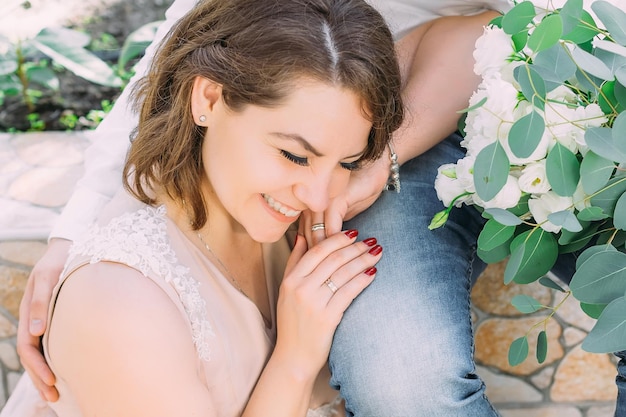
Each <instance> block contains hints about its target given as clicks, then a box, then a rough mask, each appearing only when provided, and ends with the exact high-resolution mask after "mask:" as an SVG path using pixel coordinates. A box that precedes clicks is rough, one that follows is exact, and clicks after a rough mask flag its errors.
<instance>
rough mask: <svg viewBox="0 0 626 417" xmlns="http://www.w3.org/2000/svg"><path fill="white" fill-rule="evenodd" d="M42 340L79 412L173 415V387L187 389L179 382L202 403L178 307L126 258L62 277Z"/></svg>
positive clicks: (190, 401) (191, 400) (186, 328)
mask: <svg viewBox="0 0 626 417" xmlns="http://www.w3.org/2000/svg"><path fill="white" fill-rule="evenodd" d="M47 348H48V354H49V357H50V360H51V363H52V365H53V370H54V371H55V373H56V374H57V377H58V378H61V379H62V380H64V381H66V382H67V384H68V386H70V387H71V388H72V395H73V396H75V397H76V398H77V401H78V403H79V404H81V405H82V407H81V408H84V409H83V412H84V414H85V415H96V414H97V415H103V416H109V415H110V416H113V415H115V416H127V415H128V416H130V415H142V413H143V411H146V410H152V411H153V413H149V414H143V415H155V416H160V415H167V414H162V413H166V412H169V413H170V414H169V415H173V414H175V413H176V412H175V411H174V408H171V407H175V406H178V407H180V403H178V404H174V402H173V401H174V399H176V402H179V401H180V398H177V396H174V397H173V396H172V395H171V393H173V392H176V393H177V395H178V396H183V397H187V394H185V393H184V391H182V388H180V387H184V388H185V389H187V390H188V391H189V392H191V393H194V395H195V397H194V398H187V399H186V401H187V403H188V404H189V407H195V405H196V404H199V403H200V404H204V405H203V406H206V404H205V402H206V396H205V394H204V389H203V387H202V386H201V385H199V384H198V378H197V368H196V364H197V354H196V350H195V347H194V344H193V340H192V337H191V334H190V331H189V326H188V324H187V323H186V322H185V319H184V317H183V315H182V314H181V313H180V310H179V309H178V308H177V307H176V306H175V305H174V303H173V302H172V301H171V299H170V298H169V297H168V295H167V294H165V292H164V291H163V290H162V289H161V288H159V286H158V285H157V284H156V283H154V282H153V281H152V280H151V279H150V278H148V277H146V276H144V275H143V274H142V273H140V272H139V271H137V270H135V269H133V268H131V267H128V266H126V265H123V264H119V263H113V262H99V263H96V264H90V265H85V266H83V267H81V268H79V269H77V270H76V271H75V272H73V273H72V274H71V276H69V277H68V278H67V279H66V282H65V283H64V284H63V287H62V288H61V291H60V292H59V296H58V298H57V301H56V307H55V310H54V314H53V316H52V318H51V323H50V330H49V337H48V343H47ZM155 381H160V382H159V384H158V385H156V386H155V384H154V382H155ZM176 384H179V385H176ZM179 390H181V391H179ZM112 398H120V399H124V400H123V401H121V400H120V401H121V402H120V403H116V402H115V401H112V400H111V399H112ZM103 410H108V411H106V412H102V411H103ZM142 410H143V411H142ZM133 413H134V414H133ZM172 413H173V414H172ZM189 415H191V414H189Z"/></svg>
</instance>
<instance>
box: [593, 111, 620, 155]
mask: <svg viewBox="0 0 626 417" xmlns="http://www.w3.org/2000/svg"><path fill="white" fill-rule="evenodd" d="M620 117H621V115H620ZM618 118H619V117H618ZM616 120H617V119H616ZM614 130H615V129H611V128H608V127H590V128H587V130H586V131H585V143H587V146H588V147H589V149H591V151H593V152H594V153H595V154H596V155H599V156H601V157H603V158H605V159H608V160H611V161H615V162H623V163H626V148H625V147H624V146H623V144H622V143H621V142H622V141H621V140H620V141H619V142H618V143H616V142H615V140H614V136H613V131H614ZM619 135H624V136H626V132H616V136H617V137H618V138H619Z"/></svg>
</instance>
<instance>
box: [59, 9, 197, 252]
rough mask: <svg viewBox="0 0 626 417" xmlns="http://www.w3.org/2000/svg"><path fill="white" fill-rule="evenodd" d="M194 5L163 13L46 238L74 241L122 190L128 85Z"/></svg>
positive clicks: (130, 124) (129, 122) (132, 121)
mask: <svg viewBox="0 0 626 417" xmlns="http://www.w3.org/2000/svg"><path fill="white" fill-rule="evenodd" d="M196 3H197V0H175V1H174V3H173V4H172V5H171V6H170V8H169V9H167V11H166V12H165V21H164V22H163V23H162V24H161V25H160V26H159V28H158V30H157V32H156V35H155V38H154V41H153V42H152V43H151V44H150V46H148V48H147V49H146V53H145V55H144V57H143V58H142V59H141V60H140V61H139V63H138V64H137V67H136V73H135V76H134V77H133V78H132V79H131V81H130V83H129V86H127V87H126V88H125V89H124V91H123V92H122V94H121V95H120V97H119V98H118V99H117V101H116V102H115V105H114V106H113V109H112V110H111V112H110V113H109V114H108V115H107V116H106V117H105V119H104V120H103V121H102V123H100V125H99V126H98V127H97V128H96V130H95V131H94V132H93V136H92V137H93V144H92V145H90V147H89V148H88V149H87V150H86V152H85V173H84V175H83V177H82V178H81V179H80V180H79V181H78V182H77V184H76V188H75V190H74V193H73V194H72V196H71V197H70V199H69V201H68V203H67V205H66V206H65V208H64V209H63V212H62V213H61V216H60V217H59V219H58V221H57V222H56V224H55V226H54V228H53V229H52V232H51V233H50V238H55V237H56V238H64V239H69V240H75V239H76V238H77V237H78V236H79V235H80V234H81V233H82V232H83V231H84V230H85V229H86V228H87V226H89V225H90V224H91V223H92V222H94V221H95V219H96V217H97V216H98V214H99V212H100V210H101V209H102V207H103V206H104V205H105V204H107V202H108V201H109V200H110V199H111V198H112V197H113V195H115V193H116V192H117V191H118V190H119V189H120V187H121V186H122V168H123V165H124V160H125V158H126V153H127V151H128V147H129V145H130V141H129V137H130V134H131V132H132V130H133V129H134V128H135V126H136V125H137V114H136V113H135V112H133V111H132V108H131V105H130V102H129V95H130V90H131V88H130V84H132V83H134V82H136V81H137V80H138V79H139V78H140V77H142V76H143V75H144V74H145V73H146V71H147V70H148V68H149V65H150V61H151V60H152V57H153V56H154V53H155V50H156V48H157V46H158V44H159V43H160V41H161V40H163V38H165V36H166V35H167V34H168V32H169V30H170V29H171V27H172V26H173V25H174V23H176V21H178V20H179V19H180V18H181V17H182V16H183V15H184V14H185V13H187V12H188V11H189V10H191V9H192V8H193V7H194V6H195V5H196Z"/></svg>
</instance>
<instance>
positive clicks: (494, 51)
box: [474, 27, 515, 78]
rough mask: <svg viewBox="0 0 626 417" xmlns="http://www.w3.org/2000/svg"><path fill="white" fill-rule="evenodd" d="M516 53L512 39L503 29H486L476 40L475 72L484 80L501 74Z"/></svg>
mask: <svg viewBox="0 0 626 417" xmlns="http://www.w3.org/2000/svg"><path fill="white" fill-rule="evenodd" d="M514 52H515V51H514V49H513V42H512V41H511V37H510V36H509V35H507V34H506V33H504V31H503V30H502V29H501V28H499V27H485V29H484V32H483V34H482V36H480V37H479V38H478V39H477V40H476V48H475V49H474V60H475V63H474V72H475V73H476V75H480V76H482V77H483V78H486V77H488V76H489V75H490V74H492V73H494V72H497V73H501V72H502V69H503V68H504V67H505V66H506V65H507V64H508V58H509V57H510V56H511V55H512V54H513V53H514Z"/></svg>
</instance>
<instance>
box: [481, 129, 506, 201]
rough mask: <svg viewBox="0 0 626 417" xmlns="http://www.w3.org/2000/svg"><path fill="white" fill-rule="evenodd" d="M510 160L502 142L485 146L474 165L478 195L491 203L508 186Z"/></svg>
mask: <svg viewBox="0 0 626 417" xmlns="http://www.w3.org/2000/svg"><path fill="white" fill-rule="evenodd" d="M509 167H510V164H509V158H508V157H507V156H506V152H505V151H504V148H503V147H502V145H501V144H500V142H498V141H496V142H494V143H492V144H490V145H487V146H485V147H484V148H483V149H482V150H481V151H480V152H479V153H478V155H477V156H476V162H475V163H474V185H475V186H476V194H478V196H479V197H480V198H481V199H482V200H483V201H489V200H491V199H492V198H494V197H495V196H496V194H498V192H499V191H500V190H501V189H502V187H504V184H506V181H507V178H508V174H509Z"/></svg>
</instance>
